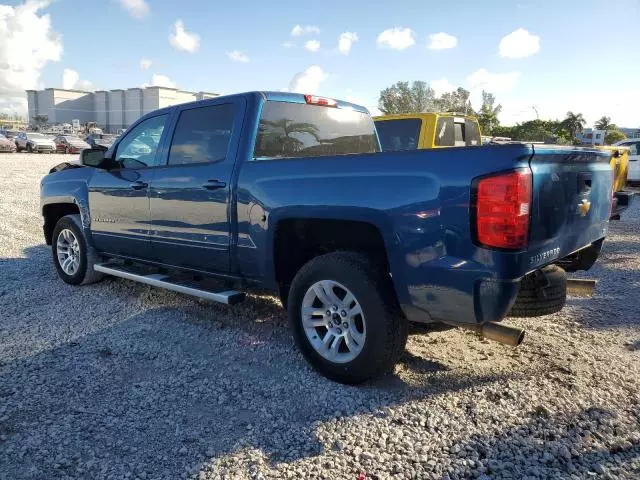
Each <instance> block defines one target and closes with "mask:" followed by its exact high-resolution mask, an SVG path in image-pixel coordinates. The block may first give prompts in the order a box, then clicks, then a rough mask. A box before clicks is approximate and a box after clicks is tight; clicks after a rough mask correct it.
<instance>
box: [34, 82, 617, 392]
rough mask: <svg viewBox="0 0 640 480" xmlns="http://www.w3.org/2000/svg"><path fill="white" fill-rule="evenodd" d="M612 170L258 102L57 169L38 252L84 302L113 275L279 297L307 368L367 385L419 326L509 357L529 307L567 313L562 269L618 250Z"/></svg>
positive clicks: (152, 131)
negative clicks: (610, 247)
mask: <svg viewBox="0 0 640 480" xmlns="http://www.w3.org/2000/svg"><path fill="white" fill-rule="evenodd" d="M453 123H454V124H455V123H456V122H455V121H454V122H453ZM446 128H447V127H446V126H445V129H446ZM454 133H455V131H454ZM446 135H448V133H446V132H445V135H444V136H443V138H445V136H446ZM446 138H451V137H446ZM467 138H468V139H469V140H470V138H469V137H467ZM454 140H455V135H454ZM479 140H480V138H479V133H477V141H479ZM137 142H142V143H144V144H145V145H146V146H148V147H149V148H150V149H151V151H150V152H149V153H145V154H137V153H134V152H133V151H132V149H131V147H132V145H134V144H136V143H137ZM136 148H137V147H136ZM609 160H610V155H609V154H608V153H606V152H601V151H598V150H594V149H575V148H574V147H560V146H555V145H553V146H542V147H539V146H537V145H535V146H532V145H527V144H513V145H490V146H485V147H480V146H479V147H471V148H438V149H430V150H417V149H415V150H413V151H403V152H380V145H379V142H378V137H377V134H376V129H375V127H374V124H373V121H372V120H371V117H370V116H369V113H368V111H367V110H366V109H365V108H363V107H360V106H358V105H354V104H351V103H347V102H340V101H337V100H333V99H328V98H323V97H317V96H315V95H300V94H293V93H283V92H252V93H246V94H239V95H230V96H224V97H217V98H213V99H207V100H202V101H198V102H193V103H184V104H180V105H174V106H172V107H168V108H163V109H161V110H156V111H154V112H150V113H148V114H147V115H145V116H143V117H141V118H140V119H139V120H138V121H137V122H136V123H134V124H133V125H132V126H131V128H130V129H128V130H127V132H126V133H125V134H124V135H123V136H122V137H120V138H119V139H118V140H117V142H116V143H115V144H114V145H113V146H112V147H111V148H110V149H109V150H107V151H103V150H98V149H94V150H90V149H87V150H83V151H82V153H81V154H80V163H81V165H77V164H76V165H72V164H70V162H66V163H64V164H61V165H59V166H57V167H54V168H53V169H52V170H51V173H50V174H49V175H48V176H46V177H45V178H44V179H43V180H42V182H41V207H42V214H43V217H44V236H45V241H46V243H47V244H48V245H51V247H52V253H53V261H54V263H55V266H56V269H57V272H58V274H59V276H60V277H61V279H62V280H63V281H65V282H67V283H69V284H73V285H79V284H82V283H85V284H86V283H91V282H95V281H97V280H99V279H100V277H101V276H102V275H103V274H105V273H106V274H109V275H114V276H118V277H124V278H127V279H129V280H134V281H138V282H142V283H146V284H149V285H154V286H156V287H162V288H167V289H169V290H175V291H178V292H182V293H188V294H191V295H196V296H199V297H202V298H207V299H209V300H215V301H219V302H223V303H226V304H234V303H237V302H239V301H242V300H243V299H244V296H245V295H244V293H243V292H242V291H238V290H232V289H231V288H232V287H231V286H225V287H224V290H221V291H214V290H212V289H211V286H208V284H207V282H206V281H203V282H201V283H198V278H206V277H214V278H219V279H223V280H224V281H225V282H227V283H231V284H232V285H233V284H235V285H236V287H237V288H239V289H242V288H244V287H245V286H247V285H257V286H261V287H263V288H266V289H267V290H271V291H273V292H274V293H276V294H279V295H280V298H281V300H282V304H283V305H284V306H285V308H288V314H289V323H290V325H291V328H292V333H293V336H294V338H295V340H296V343H297V344H298V347H299V348H300V350H301V352H302V354H303V355H304V356H305V357H306V359H307V360H308V361H309V362H310V363H311V364H312V365H313V366H314V367H315V368H316V369H317V370H319V371H320V372H321V373H323V374H324V375H326V376H327V377H329V378H332V379H334V380H338V381H340V382H345V383H358V382H362V381H364V380H367V379H369V378H371V377H375V376H378V375H381V374H383V373H384V372H386V371H388V370H389V369H390V368H391V367H392V366H393V365H394V363H395V362H396V361H398V360H399V358H400V356H401V355H402V353H403V352H404V348H405V343H406V341H407V333H408V322H409V321H411V322H421V323H432V324H433V323H444V324H447V325H450V326H459V327H463V328H469V329H472V330H474V331H479V332H481V333H482V334H483V335H484V336H485V337H487V338H489V339H494V340H497V341H500V342H503V343H507V344H508V345H513V346H515V345H517V344H519V343H520V342H521V341H522V339H523V337H524V331H522V330H520V329H518V328H514V327H509V326H507V325H504V324H500V323H497V322H499V321H500V320H502V319H503V318H504V317H505V316H506V315H507V313H508V312H509V311H510V310H511V312H513V308H512V307H513V306H514V302H515V301H516V297H517V296H518V294H519V292H520V294H522V293H523V292H527V293H528V298H527V301H526V304H525V302H524V301H523V302H522V304H521V305H519V306H518V307H517V313H518V315H519V316H523V317H524V316H539V315H543V314H549V313H553V312H557V311H559V310H560V309H562V308H563V306H564V304H565V301H566V273H565V270H566V271H575V270H586V269H588V268H590V267H591V266H592V265H593V263H594V262H595V261H596V258H597V257H598V254H599V253H600V248H601V246H602V243H603V240H604V237H605V235H606V233H607V228H608V226H609V214H610V208H611V189H612V175H611V167H610V165H609ZM123 261H124V262H123ZM561 262H562V265H564V266H565V267H566V268H564V269H563V268H560V266H559V264H560V263H561ZM158 267H161V268H162V269H163V270H157V268H158ZM194 277H195V278H194ZM87 301H88V302H91V301H95V299H93V298H92V297H91V295H87ZM534 324H535V322H534ZM213 353H214V352H213V351H212V354H213Z"/></svg>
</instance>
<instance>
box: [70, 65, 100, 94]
mask: <svg viewBox="0 0 640 480" xmlns="http://www.w3.org/2000/svg"><path fill="white" fill-rule="evenodd" d="M62 88H64V89H65V90H86V91H93V90H95V87H94V86H93V83H91V82H90V81H89V80H80V74H79V73H78V72H76V71H75V70H72V69H70V68H65V69H64V71H63V72H62Z"/></svg>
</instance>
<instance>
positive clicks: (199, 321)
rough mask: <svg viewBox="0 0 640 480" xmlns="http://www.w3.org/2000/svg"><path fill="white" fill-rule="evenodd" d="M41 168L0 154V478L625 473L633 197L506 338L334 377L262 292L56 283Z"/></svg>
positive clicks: (630, 457)
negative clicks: (585, 266) (550, 302)
mask: <svg viewBox="0 0 640 480" xmlns="http://www.w3.org/2000/svg"><path fill="white" fill-rule="evenodd" d="M68 158H71V157H70V156H68V157H64V159H68ZM60 161H63V156H58V155H55V156H54V155H28V154H7V155H0V165H2V169H1V173H0V192H1V193H0V199H1V202H0V215H1V217H0V218H1V219H2V220H1V221H0V272H1V275H0V309H1V310H0V311H1V312H2V315H1V317H0V478H1V479H12V480H13V479H21V478H29V479H58V478H60V479H61V478H92V479H102V478H111V479H122V478H141V479H152V478H154V479H155V478H157V479H165V478H166V479H175V478H197V479H218V478H220V479H222V478H228V479H236V478H238V479H242V478H274V479H275V478H296V479H298V478H346V479H355V478H356V477H358V475H360V474H362V473H364V474H366V478H369V479H375V478H378V479H383V478H394V479H395V478H417V479H423V478H437V479H446V478H451V479H453V478H482V479H487V478H517V479H520V478H591V477H601V478H628V479H631V478H636V479H637V478H640V374H639V373H640V370H639V360H640V315H639V309H638V307H637V305H638V303H637V302H638V297H637V296H636V295H637V294H638V291H639V290H638V288H639V287H640V255H638V246H639V245H640V244H639V243H638V242H639V241H640V201H637V202H636V203H635V205H634V207H633V208H632V209H631V210H629V211H628V212H627V213H626V214H625V215H624V217H623V219H622V221H620V222H614V223H613V224H612V227H611V233H610V236H609V238H608V240H607V242H606V249H605V251H604V253H603V254H602V257H601V259H600V260H599V261H598V263H597V265H596V266H595V267H594V268H593V269H592V270H591V271H590V272H588V274H587V275H588V276H590V277H595V278H598V279H599V283H598V286H597V288H596V295H595V296H594V297H593V298H591V299H580V298H572V299H570V300H569V302H568V305H567V307H566V308H565V309H564V310H563V311H562V312H561V313H559V314H555V315H550V316H547V317H542V318H538V319H530V320H528V321H523V320H515V319H514V320H513V321H512V323H513V324H515V325H518V326H523V327H526V328H527V329H528V336H527V339H526V340H525V343H524V344H523V345H522V346H520V347H519V348H517V349H515V348H510V347H506V346H502V345H499V344H495V343H489V342H486V341H482V340H480V339H478V338H477V337H476V336H475V335H473V334H471V333H466V332H462V331H457V330H451V331H446V332H431V333H425V332H418V333H416V334H414V335H412V336H411V337H410V339H409V344H408V347H407V352H406V355H405V357H404V359H403V362H402V363H401V364H399V365H398V366H397V367H396V370H395V373H394V374H393V375H390V376H388V377H386V378H384V379H382V380H380V381H377V382H375V383H370V384H367V385H364V386H360V387H345V386H342V385H338V384H335V383H332V382H330V381H328V380H325V379H324V378H322V377H320V376H319V375H317V374H315V373H314V372H312V371H311V370H310V368H309V367H308V366H307V364H306V363H305V362H304V360H303V359H302V357H301V356H300V355H299V354H298V353H297V352H296V350H295V348H294V346H293V342H292V339H291V338H290V335H289V332H288V330H287V327H286V323H285V318H284V315H283V312H282V311H281V310H280V309H279V308H278V304H277V301H276V300H275V299H273V298H271V297H267V296H260V295H252V296H250V297H249V299H248V300H247V301H246V302H245V303H244V304H242V305H240V306H238V307H233V308H229V307H224V306H220V305H216V304H211V303H207V302H205V301H200V300H197V299H192V298H190V297H186V296H182V295H178V294H173V293H171V292H164V291H161V290H157V289H153V288H151V287H147V286H143V285H138V284H135V283H132V282H128V281H125V280H117V279H107V280H105V281H103V282H102V283H99V284H96V285H92V286H87V287H71V286H68V285H66V284H64V283H63V282H62V281H60V280H58V278H57V277H56V274H55V271H54V268H53V265H52V262H51V254H50V251H49V249H48V248H47V247H46V246H45V245H44V244H43V238H42V230H41V223H42V222H41V218H40V216H39V212H38V207H39V198H38V188H39V183H38V182H39V179H40V178H41V177H42V176H43V175H44V174H45V173H46V171H47V170H48V168H49V167H50V166H52V165H53V164H55V163H58V162H60Z"/></svg>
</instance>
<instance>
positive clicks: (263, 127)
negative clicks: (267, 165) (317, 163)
mask: <svg viewBox="0 0 640 480" xmlns="http://www.w3.org/2000/svg"><path fill="white" fill-rule="evenodd" d="M379 151H380V148H379V146H378V139H377V137H376V131H375V127H374V125H373V121H372V120H371V117H370V116H369V115H368V114H367V113H362V112H358V111H356V110H353V109H347V108H333V107H325V106H316V105H307V104H301V103H289V102H274V101H268V102H266V103H265V104H264V107H263V109H262V117H261V119H260V125H259V127H258V138H257V140H256V148H255V157H256V158H260V157H262V158H283V157H309V156H325V155H346V154H349V153H373V152H379Z"/></svg>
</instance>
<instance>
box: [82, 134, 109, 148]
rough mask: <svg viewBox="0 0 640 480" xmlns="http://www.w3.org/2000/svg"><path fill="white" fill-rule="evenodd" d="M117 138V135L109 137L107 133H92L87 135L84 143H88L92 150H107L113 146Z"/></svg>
mask: <svg viewBox="0 0 640 480" xmlns="http://www.w3.org/2000/svg"><path fill="white" fill-rule="evenodd" d="M116 138H117V137H116V136H115V135H109V134H107V133H92V134H90V135H87V136H86V138H85V139H84V141H85V142H87V143H88V144H89V145H90V146H91V148H101V149H103V150H107V149H108V148H109V147H110V146H111V145H113V142H115V141H116Z"/></svg>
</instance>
